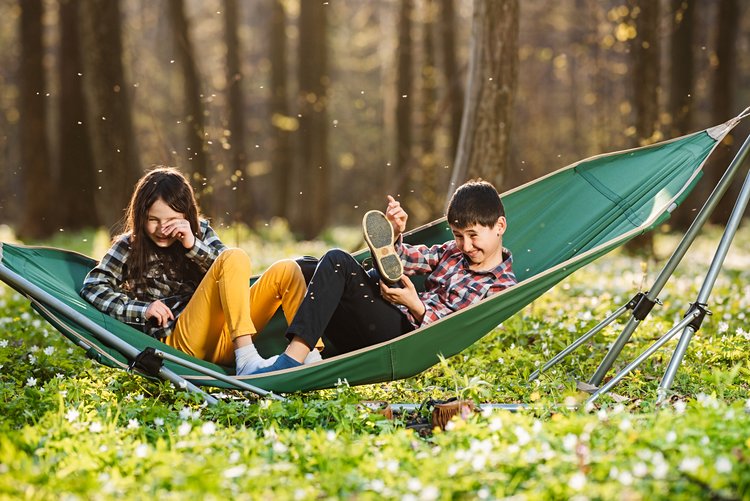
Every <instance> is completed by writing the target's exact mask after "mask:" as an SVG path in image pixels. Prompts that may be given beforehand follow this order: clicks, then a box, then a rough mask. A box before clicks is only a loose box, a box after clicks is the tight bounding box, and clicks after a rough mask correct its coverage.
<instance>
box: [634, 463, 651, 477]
mask: <svg viewBox="0 0 750 501" xmlns="http://www.w3.org/2000/svg"><path fill="white" fill-rule="evenodd" d="M647 474H648V466H646V463H643V462H640V461H639V462H638V463H636V464H634V465H633V475H635V476H636V477H645V476H646V475H647Z"/></svg>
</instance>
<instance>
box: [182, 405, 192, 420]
mask: <svg viewBox="0 0 750 501" xmlns="http://www.w3.org/2000/svg"><path fill="white" fill-rule="evenodd" d="M192 416H193V411H192V410H190V408H189V407H183V408H182V409H180V419H182V420H183V421H187V420H188V419H190V418H191V417H192Z"/></svg>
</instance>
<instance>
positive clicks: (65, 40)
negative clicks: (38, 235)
mask: <svg viewBox="0 0 750 501" xmlns="http://www.w3.org/2000/svg"><path fill="white" fill-rule="evenodd" d="M81 75H83V62H82V61H81V47H80V35H79V33H78V2H77V0H61V1H60V115H59V123H58V134H59V135H60V136H59V137H60V186H61V188H62V189H61V197H60V201H61V205H62V209H63V211H62V212H63V218H64V219H63V220H62V222H61V225H62V226H63V227H64V228H66V229H69V230H79V229H82V228H95V227H97V226H98V225H99V222H100V221H99V218H98V217H97V213H96V210H94V207H96V183H95V174H94V173H95V170H94V159H93V157H92V153H91V142H90V140H89V130H88V129H89V123H88V120H86V103H85V101H84V97H83V86H82V83H83V82H82V79H81Z"/></svg>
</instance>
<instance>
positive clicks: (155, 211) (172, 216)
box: [143, 198, 185, 248]
mask: <svg viewBox="0 0 750 501" xmlns="http://www.w3.org/2000/svg"><path fill="white" fill-rule="evenodd" d="M178 219H185V214H183V213H182V212H177V211H175V210H174V209H172V208H171V207H170V206H169V205H167V204H166V202H164V200H162V199H161V198H157V199H156V201H155V202H154V203H153V204H151V207H149V208H148V214H147V215H146V223H145V227H144V228H143V230H144V231H145V232H146V235H148V237H149V238H150V239H151V241H152V242H154V243H155V244H156V246H157V247H162V248H166V247H169V246H170V245H172V244H173V243H175V242H176V241H177V237H174V236H167V235H165V234H164V233H163V232H162V229H163V228H164V226H165V225H166V224H167V223H170V222H172V221H175V220H178Z"/></svg>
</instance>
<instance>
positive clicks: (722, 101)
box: [706, 0, 746, 224]
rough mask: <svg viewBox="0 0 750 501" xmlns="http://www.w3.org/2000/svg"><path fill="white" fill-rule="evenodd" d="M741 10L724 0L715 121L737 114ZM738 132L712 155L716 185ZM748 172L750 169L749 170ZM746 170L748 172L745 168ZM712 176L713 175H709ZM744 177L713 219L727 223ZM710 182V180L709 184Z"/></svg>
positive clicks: (720, 17)
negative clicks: (736, 85)
mask: <svg viewBox="0 0 750 501" xmlns="http://www.w3.org/2000/svg"><path fill="white" fill-rule="evenodd" d="M739 19H740V9H739V5H738V2H737V0H721V1H720V2H719V15H718V17H717V23H718V26H717V30H716V34H717V35H716V37H717V40H716V58H717V59H718V66H717V67H716V71H715V73H714V78H713V107H712V109H713V117H712V118H713V120H712V121H711V123H712V124H720V123H722V122H726V121H727V120H729V119H730V118H731V117H733V116H735V115H736V114H737V111H738V110H733V109H732V105H733V104H734V93H735V90H734V82H735V80H736V79H737V78H738V76H737V43H738V41H737V33H738V31H739ZM734 134H735V133H734V132H730V133H729V134H728V135H727V137H726V138H724V141H722V143H721V144H720V145H719V147H718V148H717V149H716V151H715V152H714V154H713V155H712V158H711V166H712V167H713V168H710V169H709V170H708V172H709V173H710V185H711V187H713V186H715V185H716V183H717V182H718V181H719V178H720V177H721V175H722V174H723V173H724V171H725V170H726V168H727V167H728V166H729V163H730V162H731V161H732V156H733V154H734V153H735V152H736V151H737V147H738V146H739V145H738V144H735V141H734V139H735V135H734ZM745 171H746V170H745ZM743 172H744V171H743ZM707 177H709V176H707ZM742 178H743V176H741V175H740V176H737V177H736V178H735V181H734V183H733V184H732V186H731V187H730V188H729V190H727V193H726V194H725V195H724V196H723V197H722V198H721V200H720V201H719V205H718V206H717V207H716V210H715V211H714V213H713V214H712V215H711V221H713V222H715V223H721V224H725V223H726V222H727V219H728V218H729V214H730V213H731V212H732V209H733V208H734V204H735V202H736V201H737V197H738V196H739V191H740V186H741V184H742ZM706 184H708V183H706Z"/></svg>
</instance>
